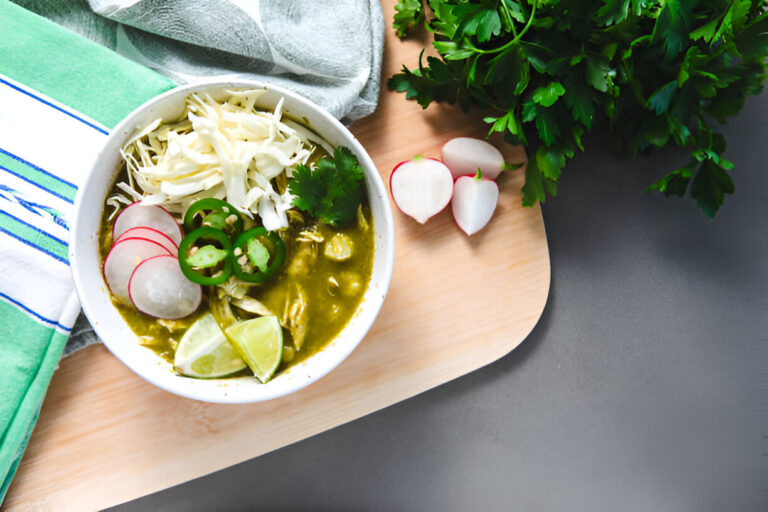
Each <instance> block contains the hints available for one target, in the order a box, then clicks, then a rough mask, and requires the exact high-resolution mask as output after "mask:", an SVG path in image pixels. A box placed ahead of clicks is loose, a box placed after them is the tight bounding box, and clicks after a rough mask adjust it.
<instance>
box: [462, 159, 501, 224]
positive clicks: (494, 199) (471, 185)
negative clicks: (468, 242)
mask: <svg viewBox="0 0 768 512" xmlns="http://www.w3.org/2000/svg"><path fill="white" fill-rule="evenodd" d="M498 201H499V187H498V185H496V183H495V182H494V181H493V180H489V179H488V178H484V177H483V173H482V172H481V171H480V170H478V171H477V173H476V174H475V175H474V176H472V175H469V176H460V177H459V178H458V179H457V180H456V183H455V184H454V186H453V200H452V201H451V207H452V209H453V218H454V219H455V220H456V224H458V225H459V227H460V228H461V229H462V231H464V232H465V233H466V234H467V235H474V234H475V233H477V232H478V231H480V230H481V229H483V227H485V225H486V224H488V221H489V220H491V217H492V216H493V212H494V211H495V210H496V204H497V203H498Z"/></svg>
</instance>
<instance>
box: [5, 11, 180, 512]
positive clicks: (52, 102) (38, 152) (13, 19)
mask: <svg viewBox="0 0 768 512" xmlns="http://www.w3.org/2000/svg"><path fill="white" fill-rule="evenodd" d="M0 27H2V30H1V34H0V503H2V501H3V497H4V496H5V493H6V491H7V490H8V486H9V485H10V481H11V478H12V477H13V475H14V473H15V472H16V468H17V466H18V464H19V461H20V459H21V455H22V454H23V452H24V448H25V446H26V442H27V439H28V438H29V434H30V432H31V431H32V428H33V427H34V424H35V421H36V420H37V414H38V411H39V409H40V405H41V403H42V400H43V397H44V396H45V391H46V389H47V387H48V383H49V381H50V379H51V375H52V374H53V371H54V369H55V368H56V365H57V364H58V361H59V358H60V357H61V352H62V349H63V348H64V345H65V343H66V341H67V338H68V337H69V334H70V332H71V329H72V325H73V323H74V321H75V317H76V316H77V313H78V312H79V310H80V306H79V303H78V301H77V298H76V296H75V295H74V291H73V285H72V280H71V276H70V271H69V264H68V261H67V239H68V230H69V225H68V219H69V218H70V214H71V209H72V202H73V199H74V196H75V192H76V191H77V187H78V185H79V184H80V183H81V182H82V180H83V176H84V174H85V173H86V172H87V170H88V169H89V167H90V165H91V163H92V162H93V161H94V159H95V157H96V155H97V154H98V152H99V150H100V149H101V146H102V145H103V143H104V141H105V139H106V136H107V134H108V133H109V127H112V126H114V125H115V124H117V122H119V120H120V119H122V118H123V117H124V116H125V115H126V114H127V113H128V112H130V111H131V110H133V109H134V108H135V107H137V106H138V105H140V104H141V103H143V102H144V101H146V100H148V99H149V98H151V97H153V96H155V95H157V94H159V93H161V92H163V91H166V90H168V89H170V88H172V87H173V83H172V82H171V81H170V80H169V79H167V78H165V77H162V76H160V75H158V74H156V73H154V72H153V71H150V70H149V69H147V68H145V67H143V66H140V65H137V64H135V63H133V62H131V61H128V60H126V59H124V58H122V57H120V56H118V55H117V54H115V53H113V52H112V51H110V50H108V49H106V48H103V47H101V46H99V45H97V44H95V43H92V42H89V41H87V40H85V39H83V38H81V37H80V36H77V35H75V34H73V33H71V32H69V31H67V30H65V29H63V28H60V27H59V26H57V25H55V24H53V23H51V22H49V21H47V20H45V19H43V18H41V17H39V16H37V15H35V14H32V13H30V12H29V11H26V10H24V9H22V8H20V7H18V6H16V5H14V4H12V3H10V2H7V1H6V0H0ZM94 214H95V215H98V212H94Z"/></svg>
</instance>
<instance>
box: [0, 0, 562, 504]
mask: <svg viewBox="0 0 768 512" xmlns="http://www.w3.org/2000/svg"><path fill="white" fill-rule="evenodd" d="M394 3H395V2H394V0H385V1H384V2H383V4H384V16H385V20H386V23H387V40H386V47H385V52H384V62H383V70H382V84H384V82H385V81H386V78H387V77H389V76H391V75H392V74H393V73H394V72H396V71H397V70H398V69H399V68H400V66H401V65H402V64H406V65H408V66H410V67H413V66H414V65H415V64H416V63H417V61H418V55H419V52H420V51H421V49H422V48H423V47H424V46H426V45H428V44H429V41H428V40H427V39H426V38H424V39H416V40H412V41H408V42H405V43H403V42H401V41H399V40H398V39H396V38H395V37H394V33H393V30H392V29H391V28H390V25H391V19H392V14H393V12H394V10H393V6H394ZM352 131H353V132H354V133H355V134H356V135H357V136H358V138H359V139H360V141H361V142H362V144H363V146H365V147H366V148H367V150H368V151H369V153H370V154H371V157H372V158H373V160H374V162H375V163H376V165H377V167H378V169H379V172H380V173H381V175H382V178H384V180H385V181H386V182H388V180H389V173H390V171H391V169H392V168H393V167H394V166H395V165H396V164H397V163H398V162H400V161H401V160H405V159H408V158H410V157H412V156H413V155H416V154H423V155H425V156H435V157H439V156H440V147H441V146H442V144H443V143H444V142H445V141H446V140H448V139H449V138H451V137H455V136H477V137H483V136H484V135H485V131H486V127H485V125H484V123H483V122H482V121H481V120H480V118H479V117H473V116H467V115H464V114H462V113H461V112H460V111H459V110H457V109H454V108H446V107H435V106H433V107H430V108H429V109H427V110H426V111H424V110H422V109H421V107H419V106H418V105H417V104H415V103H414V102H410V101H406V100H405V97H404V95H403V94H395V93H391V92H389V91H387V90H386V87H384V86H383V85H382V93H381V98H380V103H379V107H378V110H377V111H376V113H375V114H374V115H373V116H370V117H368V118H366V119H364V120H362V121H359V122H357V123H355V124H354V125H353V126H352ZM498 146H499V147H500V149H502V150H503V151H504V152H505V156H506V157H507V161H510V162H517V161H521V159H522V158H523V155H524V153H523V151H522V149H521V148H510V147H506V148H505V147H503V144H498ZM522 181H523V173H522V171H516V172H511V173H506V174H505V175H504V176H503V177H501V178H500V180H499V186H500V189H501V194H500V203H499V206H498V209H497V211H496V214H495V216H494V218H493V219H492V220H491V223H490V224H489V225H488V226H487V227H486V228H485V229H484V230H483V231H481V232H480V233H478V234H476V235H475V236H473V237H471V238H468V237H466V236H465V235H464V234H463V233H462V232H461V231H460V230H459V229H458V227H457V226H456V225H455V223H454V222H453V218H452V216H451V212H450V208H448V209H447V210H445V211H444V212H442V213H441V214H439V215H438V216H437V217H435V218H434V219H432V220H430V221H429V223H428V224H427V225H425V226H422V225H419V224H417V223H416V222H414V221H412V220H411V219H410V218H407V217H405V216H404V215H402V214H401V213H399V212H397V211H395V229H396V242H397V250H396V254H395V271H394V275H393V278H392V285H391V288H390V292H389V295H388V296H387V299H386V302H385V304H384V307H383V309H382V311H381V314H380V315H379V318H378V320H377V321H376V323H375V324H374V326H373V329H372V330H371V331H370V333H369V334H368V336H367V337H366V338H365V340H363V342H362V343H361V344H360V346H359V347H358V348H357V349H356V351H355V352H354V353H353V354H352V355H351V356H350V357H349V358H348V359H347V360H346V361H345V362H344V363H343V364H342V365H341V366H339V367H338V368H337V369H336V370H334V371H333V372H331V373H330V374H329V375H328V376H326V377H324V378H323V379H321V380H320V381H319V382H317V383H315V384H313V385H311V386H309V387H307V388H305V389H303V390H301V391H299V392H298V393H295V394H293V395H291V396H288V397H284V398H281V399H278V400H274V401H271V402H266V403H259V404H250V405H236V406H235V405H214V404H207V403H201V402H196V401H193V400H189V399H185V398H180V397H177V396H175V395H172V394H170V393H167V392H165V391H162V390H160V389H157V388H155V387H153V386H151V385H150V384H148V383H146V382H144V381H143V380H141V379H140V378H139V377H138V376H136V375H135V374H133V373H132V372H130V371H129V370H128V369H127V368H125V367H123V366H122V365H121V363H119V362H118V361H117V359H115V358H114V357H112V355H111V354H110V353H109V352H108V351H107V349H106V348H104V347H103V346H101V345H96V346H91V347H88V348H86V349H83V350H81V351H80V352H78V353H76V354H74V355H72V356H70V357H68V358H66V359H64V360H63V361H62V362H61V365H60V368H59V369H58V370H57V371H56V373H55V375H54V377H53V381H52V383H51V387H50V391H49V392H48V395H47V397H46V399H45V403H44V405H43V409H42V413H41V415H40V420H39V422H38V424H37V427H36V429H35V432H34V434H33V435H32V438H31V440H30V442H29V446H28V448H27V452H26V454H25V455H24V458H23V460H22V462H21V465H20V467H19V470H18V473H17V475H16V478H15V480H14V482H13V484H12V486H11V488H10V491H9V493H8V495H7V497H6V500H5V504H4V506H5V508H6V510H9V511H11V510H14V511H15V510H47V509H55V510H69V509H72V510H89V509H100V508H104V507H108V506H111V505H116V504H119V503H123V502H125V501H128V500H131V499H134V498H137V497H140V496H144V495H147V494H149V493H152V492H155V491H159V490H161V489H164V488H167V487H170V486H172V485H175V484H179V483H181V482H184V481H187V480H190V479H193V478H196V477H200V476H202V475H205V474H208V473H211V472H213V471H216V470H219V469H222V468H225V467H227V466H231V465H233V464H236V463H238V462H242V461H244V460H247V459H250V458H253V457H256V456H258V455H261V454H263V453H266V452H269V451H271V450H275V449H277V448H280V447H282V446H285V445H288V444H290V443H293V442H296V441H299V440H301V439H304V438H307V437H309V436H312V435H314V434H317V433H319V432H322V431H324V430H327V429H330V428H333V427H335V426H337V425H341V424H343V423H346V422H348V421H351V420H354V419H356V418H359V417H361V416H364V415H366V414H369V413H371V412H374V411H376V410H379V409H381V408H383V407H386V406H388V405H392V404H394V403H397V402H399V401H401V400H404V399H406V398H409V397H411V396H414V395H416V394H418V393H421V392H423V391H425V390H427V389H430V388H432V387H435V386H437V385H440V384H442V383H444V382H447V381H449V380H452V379H455V378H457V377H459V376H461V375H464V374H466V373H468V372H471V371H473V370H475V369H477V368H480V367H482V366H484V365H486V364H488V363H490V362H492V361H495V360H496V359H498V358H500V357H502V356H504V355H505V354H507V353H509V352H510V351H511V350H512V349H514V348H515V347H516V346H517V345H518V344H520V343H521V342H522V341H523V339H525V337H526V336H527V335H528V333H529V332H530V331H531V329H533V327H534V325H535V324H536V322H537V320H538V319H539V317H540V315H541V313H542V311H543V309H544V305H545V303H546V300H547V294H548V291H549V280H550V268H549V253H548V249H547V240H546V235H545V232H544V223H543V221H542V218H541V212H540V210H539V208H538V207H536V208H531V209H524V208H522V207H521V205H520V192H519V190H520V187H521V185H522ZM393 208H394V207H393Z"/></svg>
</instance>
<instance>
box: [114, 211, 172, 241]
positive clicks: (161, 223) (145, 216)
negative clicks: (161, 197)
mask: <svg viewBox="0 0 768 512" xmlns="http://www.w3.org/2000/svg"><path fill="white" fill-rule="evenodd" d="M135 227H146V228H153V229H156V230H158V231H160V232H162V233H165V234H166V235H167V236H168V238H170V239H171V240H173V243H175V244H176V245H178V244H179V242H181V239H182V236H183V233H182V231H181V226H179V223H178V222H177V221H176V218H175V217H174V216H173V215H171V213H170V212H169V211H168V210H166V209H165V208H163V207H162V206H158V205H152V206H144V205H142V204H141V203H140V202H135V203H131V204H129V205H128V206H126V207H125V208H123V211H121V212H120V214H119V215H118V216H117V218H116V219H115V224H114V225H113V226H112V236H113V237H114V238H115V239H117V238H118V237H119V236H120V235H122V234H123V233H124V232H126V231H128V230H129V229H131V228H135Z"/></svg>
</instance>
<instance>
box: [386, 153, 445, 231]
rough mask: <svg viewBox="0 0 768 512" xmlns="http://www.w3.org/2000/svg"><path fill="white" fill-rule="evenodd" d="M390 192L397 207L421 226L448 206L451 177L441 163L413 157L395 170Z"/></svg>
mask: <svg viewBox="0 0 768 512" xmlns="http://www.w3.org/2000/svg"><path fill="white" fill-rule="evenodd" d="M389 188H390V190H391V191H392V199H394V200H395V204H396V205H397V207H398V208H399V209H400V210H401V211H402V212H403V213H405V214H406V215H409V216H411V217H413V218H414V219H416V221H417V222H419V223H421V224H424V223H425V222H427V221H428V220H429V219H430V218H431V217H433V216H434V215H436V214H438V213H440V212H441V211H442V210H443V208H445V207H446V206H448V203H449V202H450V201H451V195H452V194H453V177H452V176H451V171H450V170H449V169H448V167H446V165H445V164H443V163H442V162H441V161H439V160H435V159H434V158H424V157H422V156H416V157H414V158H413V159H411V160H406V161H405V162H401V163H400V164H398V165H397V167H395V168H394V170H393V171H392V175H391V176H390V178H389Z"/></svg>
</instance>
